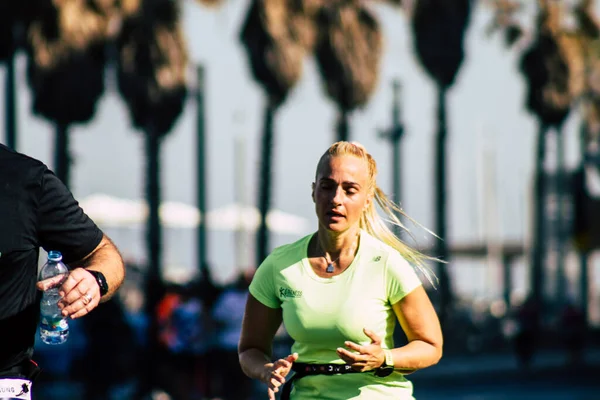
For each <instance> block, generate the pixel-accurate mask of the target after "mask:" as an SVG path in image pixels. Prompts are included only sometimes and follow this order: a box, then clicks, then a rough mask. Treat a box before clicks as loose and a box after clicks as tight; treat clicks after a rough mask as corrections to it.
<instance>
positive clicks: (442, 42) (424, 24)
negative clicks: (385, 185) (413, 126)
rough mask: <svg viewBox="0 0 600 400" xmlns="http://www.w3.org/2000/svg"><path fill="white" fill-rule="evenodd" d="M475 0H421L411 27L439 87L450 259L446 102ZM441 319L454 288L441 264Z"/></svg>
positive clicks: (438, 180)
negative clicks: (447, 201)
mask: <svg viewBox="0 0 600 400" xmlns="http://www.w3.org/2000/svg"><path fill="white" fill-rule="evenodd" d="M471 9H472V0H453V1H447V0H417V1H416V4H415V6H414V9H413V10H412V15H411V27H412V31H413V44H414V49H415V51H416V55H417V58H418V60H419V62H420V63H421V65H422V66H423V68H424V69H425V71H427V73H428V74H429V76H430V77H431V79H432V80H433V81H434V82H435V84H436V87H437V100H438V103H437V123H438V127H437V133H436V137H435V168H434V171H435V179H434V181H435V225H434V230H435V233H436V234H437V235H438V236H439V237H440V238H441V240H438V241H436V249H435V255H436V256H437V257H439V258H440V259H442V260H444V261H446V260H448V258H449V256H450V254H449V249H448V243H447V240H448V236H447V232H446V231H447V229H446V226H447V223H448V219H447V212H446V208H447V206H446V198H447V193H448V187H447V183H446V170H447V163H446V142H447V128H446V102H447V93H448V89H450V87H451V86H452V85H453V83H454V81H455V79H456V76H457V74H458V71H459V69H460V66H461V65H462V62H463V59H464V56H465V51H464V45H463V41H464V36H465V31H466V29H467V25H468V23H469V17H470V15H471ZM438 268H439V272H438V274H439V280H440V297H441V306H442V309H441V314H440V316H441V318H442V319H443V318H444V317H445V314H446V311H448V308H449V307H451V306H452V297H453V296H452V286H451V284H450V276H449V275H448V271H447V268H446V265H445V264H443V263H440V264H439V267H438Z"/></svg>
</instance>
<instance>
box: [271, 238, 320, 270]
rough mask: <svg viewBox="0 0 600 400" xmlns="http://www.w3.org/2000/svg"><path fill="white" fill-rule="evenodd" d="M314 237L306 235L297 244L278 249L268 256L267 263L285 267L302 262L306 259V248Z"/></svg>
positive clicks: (292, 243)
mask: <svg viewBox="0 0 600 400" xmlns="http://www.w3.org/2000/svg"><path fill="white" fill-rule="evenodd" d="M312 235H313V234H310V235H306V236H304V237H302V238H300V239H298V240H296V241H295V242H291V243H287V244H284V245H281V246H278V247H276V248H275V249H274V250H273V251H272V252H271V253H270V254H269V255H268V256H267V259H266V260H265V262H270V263H271V264H274V265H285V264H289V263H294V262H297V261H299V260H301V259H302V258H304V257H306V247H307V244H308V241H309V240H310V238H311V237H312Z"/></svg>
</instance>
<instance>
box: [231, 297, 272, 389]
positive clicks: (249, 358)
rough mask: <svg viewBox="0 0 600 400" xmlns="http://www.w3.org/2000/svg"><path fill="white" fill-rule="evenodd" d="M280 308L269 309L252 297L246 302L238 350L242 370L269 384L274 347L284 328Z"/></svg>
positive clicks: (251, 376)
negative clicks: (278, 332) (274, 340)
mask: <svg viewBox="0 0 600 400" xmlns="http://www.w3.org/2000/svg"><path fill="white" fill-rule="evenodd" d="M281 321H282V316H281V309H280V308H277V309H275V308H269V307H267V306H265V305H264V304H262V303H261V302H259V301H258V300H256V298H254V296H252V295H251V294H249V295H248V301H247V302H246V312H245V313H244V320H243V322H242V332H241V335H240V343H239V346H238V354H239V358H240V366H241V367H242V371H244V373H245V374H246V375H248V376H249V377H250V378H253V379H259V380H261V381H262V382H266V380H267V379H268V376H269V373H270V370H269V369H270V368H271V367H272V365H273V364H272V361H271V356H272V345H273V338H274V337H275V333H276V332H277V329H278V328H279V326H280V325H281Z"/></svg>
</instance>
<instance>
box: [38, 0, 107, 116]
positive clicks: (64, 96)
mask: <svg viewBox="0 0 600 400" xmlns="http://www.w3.org/2000/svg"><path fill="white" fill-rule="evenodd" d="M105 23H106V21H105V20H104V19H103V17H102V16H101V15H99V14H97V13H96V12H95V11H94V10H92V9H89V8H87V7H85V4H83V3H80V2H77V1H72V0H69V1H62V2H56V3H50V2H45V3H43V9H41V10H40V12H39V13H38V14H37V15H36V16H35V18H33V20H32V21H31V23H30V24H29V26H28V31H27V38H28V53H29V57H28V66H27V80H28V83H29V86H30V87H31V89H32V93H33V111H34V113H35V114H37V115H41V116H43V117H44V118H47V119H49V120H51V121H54V122H57V123H60V124H66V125H68V124H70V123H73V122H86V121H89V120H90V119H91V118H92V117H93V115H94V113H95V109H96V103H97V101H98V99H99V98H100V96H101V95H102V93H103V91H104V66H105V58H104V38H105V36H104V33H103V32H104V27H105V26H106V24H105Z"/></svg>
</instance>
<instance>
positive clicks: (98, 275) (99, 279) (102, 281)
mask: <svg viewBox="0 0 600 400" xmlns="http://www.w3.org/2000/svg"><path fill="white" fill-rule="evenodd" d="M87 272H89V273H90V274H92V276H93V277H94V278H95V279H96V283H98V287H99V288H100V297H102V296H104V295H105V294H106V293H108V282H106V278H105V277H104V274H103V273H102V272H100V271H94V270H91V269H88V270H87Z"/></svg>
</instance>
